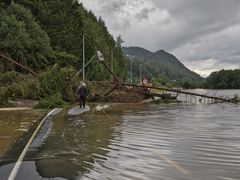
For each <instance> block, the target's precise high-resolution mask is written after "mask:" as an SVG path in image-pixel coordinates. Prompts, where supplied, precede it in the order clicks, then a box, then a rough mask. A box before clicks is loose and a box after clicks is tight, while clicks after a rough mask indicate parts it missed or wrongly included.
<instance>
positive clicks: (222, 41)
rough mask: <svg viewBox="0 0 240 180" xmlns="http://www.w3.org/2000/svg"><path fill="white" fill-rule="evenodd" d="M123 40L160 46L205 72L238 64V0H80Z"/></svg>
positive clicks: (239, 22) (114, 34) (151, 46)
mask: <svg viewBox="0 0 240 180" xmlns="http://www.w3.org/2000/svg"><path fill="white" fill-rule="evenodd" d="M81 2H82V3H83V5H84V7H86V8H87V9H89V10H92V11H93V12H94V14H95V15H96V16H101V17H102V19H103V20H104V21H105V24H106V26H107V27H108V30H109V32H110V33H111V34H112V35H113V36H114V37H116V36H118V35H119V34H120V35H121V36H122V38H123V40H124V44H123V46H127V47H128V46H138V47H142V48H145V49H147V50H150V51H153V52H154V51H157V50H159V49H164V50H166V51H168V52H170V53H172V54H173V55H175V56H176V57H177V58H178V59H179V60H180V61H181V62H182V63H183V64H184V65H185V66H186V67H188V68H189V69H191V70H192V71H195V72H196V73H198V74H200V75H201V76H204V77H206V76H208V75H209V74H210V73H211V72H212V71H218V70H221V69H236V68H240V48H239V47H240V41H239V40H240V1H239V0H228V1H226V0H211V1H202V0H176V1H172V0H147V1H146V0H101V1H100V0H91V1H89V0H81Z"/></svg>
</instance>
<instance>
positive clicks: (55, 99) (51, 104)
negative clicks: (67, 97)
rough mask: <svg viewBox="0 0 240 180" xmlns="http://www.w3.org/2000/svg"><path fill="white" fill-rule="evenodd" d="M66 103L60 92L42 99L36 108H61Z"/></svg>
mask: <svg viewBox="0 0 240 180" xmlns="http://www.w3.org/2000/svg"><path fill="white" fill-rule="evenodd" d="M64 104H65V102H64V101H63V100H62V98H61V96H60V95H58V94H55V95H52V96H48V97H46V98H45V99H43V100H41V101H40V102H39V104H38V105H37V106H36V107H35V108H48V109H51V108H60V107H62V106H63V105H64Z"/></svg>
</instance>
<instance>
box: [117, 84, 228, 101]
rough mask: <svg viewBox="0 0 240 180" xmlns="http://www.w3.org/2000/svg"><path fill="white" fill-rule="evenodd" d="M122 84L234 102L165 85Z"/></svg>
mask: <svg viewBox="0 0 240 180" xmlns="http://www.w3.org/2000/svg"><path fill="white" fill-rule="evenodd" d="M121 85H125V86H130V87H138V88H150V89H158V90H164V91H169V92H175V93H180V94H186V95H193V96H199V97H203V98H209V99H215V100H220V101H224V102H232V100H231V99H227V98H222V97H216V96H208V95H204V94H197V93H193V92H187V91H180V90H175V89H169V88H163V87H154V86H142V85H135V84H127V83H124V84H121Z"/></svg>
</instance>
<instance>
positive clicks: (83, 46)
mask: <svg viewBox="0 0 240 180" xmlns="http://www.w3.org/2000/svg"><path fill="white" fill-rule="evenodd" d="M84 80H85V34H83V81H84Z"/></svg>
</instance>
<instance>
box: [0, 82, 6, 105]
mask: <svg viewBox="0 0 240 180" xmlns="http://www.w3.org/2000/svg"><path fill="white" fill-rule="evenodd" d="M7 103H8V96H7V90H6V88H3V87H0V107H1V106H4V105H6V104H7Z"/></svg>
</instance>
